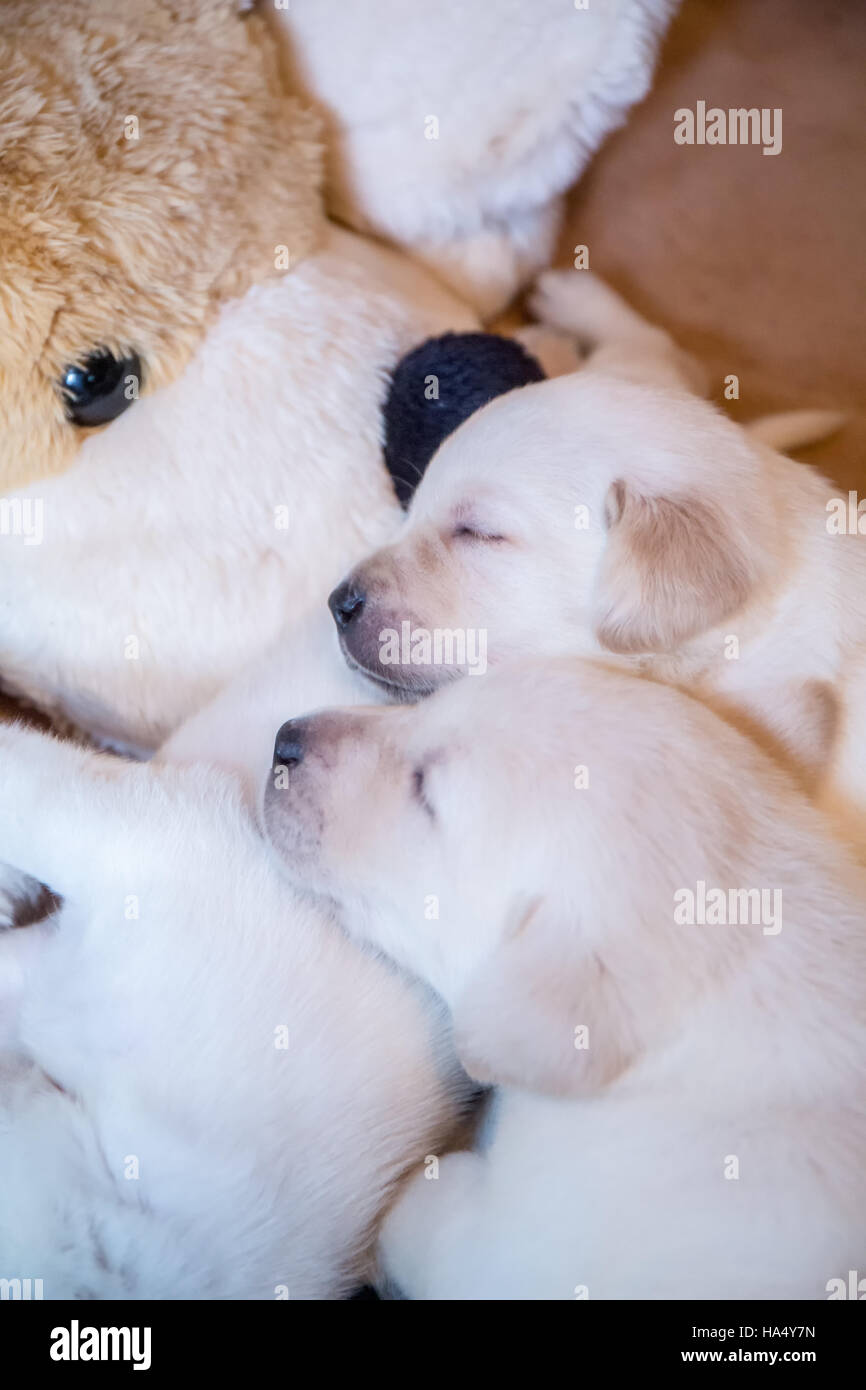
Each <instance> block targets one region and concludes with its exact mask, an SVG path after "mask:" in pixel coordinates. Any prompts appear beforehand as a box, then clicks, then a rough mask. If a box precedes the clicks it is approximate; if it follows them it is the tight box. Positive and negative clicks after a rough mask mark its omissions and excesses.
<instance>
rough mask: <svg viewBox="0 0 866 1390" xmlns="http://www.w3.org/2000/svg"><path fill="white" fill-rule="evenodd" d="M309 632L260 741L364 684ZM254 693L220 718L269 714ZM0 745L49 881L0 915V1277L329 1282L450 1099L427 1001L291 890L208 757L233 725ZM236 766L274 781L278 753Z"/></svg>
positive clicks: (1, 776) (321, 1290)
mask: <svg viewBox="0 0 866 1390" xmlns="http://www.w3.org/2000/svg"><path fill="white" fill-rule="evenodd" d="M320 637H321V630H319V632H318V633H317V632H316V631H315V630H313V629H311V630H310V632H309V634H308V635H307V637H306V638H305V640H304V642H302V643H301V645H300V647H299V650H298V652H297V656H298V659H299V661H307V660H308V661H309V662H310V665H309V667H308V668H307V671H306V674H305V676H304V680H303V684H302V686H301V687H298V688H297V689H296V688H295V687H294V686H293V675H292V670H291V669H289V670H287V671H286V670H284V671H282V672H279V673H277V674H279V675H280V676H281V678H282V679H281V697H282V701H283V703H282V706H281V713H280V714H279V715H278V716H276V717H273V716H272V722H271V725H270V730H271V733H270V739H271V741H272V738H273V729H274V727H275V726H276V724H277V723H278V722H279V720H280V719H281V718H282V717H284V716H285V714H286V713H287V712H288V711H290V710H292V709H297V708H299V707H301V706H298V705H296V704H295V703H294V699H295V698H296V696H297V695H299V694H300V691H301V689H303V693H304V694H305V696H307V697H309V698H312V699H313V700H314V701H317V700H321V699H334V698H340V699H343V700H348V699H352V698H358V697H359V696H358V692H357V689H356V685H357V682H356V681H354V680H353V678H352V677H351V676H350V675H349V674H348V672H346V671H345V669H342V670H341V663H339V662H338V660H337V656H336V653H335V652H334V651H333V650H332V651H331V653H330V657H331V660H330V665H329V664H328V661H327V652H324V653H323V651H322V647H321V641H320ZM315 661H319V664H318V666H316V665H314V664H313V663H314V662H315ZM316 670H318V671H319V672H320V673H321V684H320V685H319V686H318V688H315V687H314V684H313V681H314V677H313V675H312V674H311V672H314V671H316ZM274 698H276V695H274ZM253 704H254V702H250V701H248V699H247V695H246V692H244V704H243V705H242V707H240V708H237V707H236V708H235V710H234V716H233V718H232V719H229V720H227V728H231V729H238V728H241V729H244V728H246V727H247V726H248V724H249V721H250V720H252V724H253V727H260V726H261V718H260V719H259V723H258V725H257V724H256V714H255V710H254V708H253V707H252V705H253ZM264 713H265V711H264V710H262V714H264ZM198 727H199V732H200V731H201V724H199V726H198ZM0 745H2V747H0V842H2V844H3V847H4V852H5V853H6V854H7V855H8V856H9V858H10V859H11V860H12V862H13V863H14V864H15V865H16V866H17V867H19V868H20V869H21V870H22V871H24V872H26V873H29V874H31V875H33V876H35V877H36V878H38V879H41V880H42V881H44V882H46V883H48V884H50V885H51V887H52V888H54V889H55V890H56V891H57V892H58V893H60V894H62V895H63V906H62V909H61V910H60V912H59V913H58V915H56V916H55V917H54V918H53V919H51V920H49V921H47V922H45V923H43V924H41V925H38V926H33V927H28V928H25V929H19V930H7V931H4V932H0V1033H2V1034H3V1040H4V1050H3V1051H2V1053H0V1170H2V1173H3V1181H2V1184H0V1278H3V1279H10V1280H12V1279H19V1278H39V1279H41V1280H42V1281H43V1292H44V1296H45V1297H46V1298H56V1297H71V1298H284V1297H291V1298H293V1299H294V1298H336V1297H340V1296H342V1295H344V1294H345V1293H346V1292H348V1291H349V1290H350V1289H351V1288H352V1287H353V1286H354V1285H356V1284H357V1283H358V1282H360V1281H361V1280H362V1279H363V1278H364V1277H365V1274H366V1272H367V1265H368V1252H369V1249H370V1244H371V1241H372V1239H373V1237H374V1235H375V1229H376V1221H377V1217H378V1215H379V1213H380V1211H381V1209H382V1206H383V1204H384V1203H385V1202H386V1201H387V1199H388V1197H389V1194H390V1192H391V1190H392V1187H393V1184H394V1182H395V1181H396V1179H397V1178H398V1177H399V1176H400V1174H401V1173H402V1172H404V1171H405V1170H406V1168H407V1166H408V1165H410V1164H412V1163H414V1162H419V1161H420V1160H421V1159H422V1158H423V1157H424V1156H425V1155H426V1154H427V1153H428V1152H430V1150H431V1148H432V1151H433V1152H434V1153H435V1152H436V1151H437V1147H438V1146H439V1145H441V1144H442V1142H443V1141H444V1140H445V1138H446V1137H447V1135H448V1133H449V1132H450V1130H451V1128H452V1126H453V1124H454V1122H455V1119H456V1118H457V1117H458V1115H459V1111H460V1108H461V1104H462V1101H463V1099H464V1097H465V1093H466V1087H465V1081H464V1080H463V1079H462V1078H461V1076H460V1073H459V1071H458V1070H457V1068H456V1064H455V1062H454V1059H453V1051H452V1049H451V1047H450V1043H449V1040H448V1033H447V1029H446V1028H445V1027H444V1022H443V1018H442V1016H441V1009H440V1008H439V1007H438V1006H436V1005H435V1002H434V1001H432V1000H431V999H430V998H429V997H428V996H427V994H426V992H425V991H424V990H423V988H415V989H413V988H412V987H410V986H408V985H407V983H406V982H405V981H404V980H402V979H401V978H400V977H399V975H398V974H397V973H396V972H395V971H394V970H393V969H392V968H391V967H390V966H389V965H387V963H384V962H383V961H381V960H376V959H374V958H372V957H371V956H367V955H365V954H364V953H363V952H362V951H360V950H359V948H358V947H356V946H354V945H352V944H351V943H350V942H349V941H348V940H347V939H346V938H345V937H344V936H343V934H342V933H341V932H340V931H339V929H338V928H337V927H336V925H335V924H334V922H333V920H332V916H331V913H330V912H329V911H328V910H326V909H325V908H323V907H320V906H316V905H314V904H311V903H310V902H307V901H305V900H303V899H302V898H301V897H300V896H299V895H298V893H297V892H295V891H294V890H293V889H292V888H291V887H290V886H289V885H288V884H287V883H286V881H285V879H284V877H283V875H282V874H281V872H279V870H278V866H277V865H276V864H275V863H274V860H273V856H272V855H271V853H270V851H269V850H268V848H267V846H266V845H265V844H264V843H263V841H262V840H261V838H260V836H259V833H258V831H257V829H256V825H255V822H254V819H253V818H252V816H251V815H250V810H249V806H248V805H247V804H246V799H245V797H244V793H243V790H242V788H241V787H240V786H239V785H238V782H237V780H236V778H234V777H232V776H231V775H229V773H228V772H226V771H225V770H223V768H222V766H221V764H223V763H232V762H237V761H240V762H243V755H242V754H241V753H240V751H239V749H238V747H237V746H236V743H235V742H234V741H232V739H231V737H230V736H229V735H228V733H226V736H225V737H224V738H221V739H220V741H219V742H218V743H216V742H214V743H212V744H211V746H210V752H209V765H208V762H205V763H201V762H199V763H197V764H196V765H190V766H187V767H183V768H180V767H178V766H177V762H178V761H181V760H183V761H186V762H189V763H190V764H193V763H194V762H195V758H194V750H193V749H192V747H191V746H190V744H187V745H186V747H184V743H183V736H182V734H181V733H178V735H177V737H176V749H177V758H176V759H175V760H172V755H171V753H170V751H168V750H167V751H166V752H165V753H164V754H163V755H162V757H161V759H160V762H159V763H151V764H148V765H147V766H142V765H139V764H130V763H127V762H124V761H121V760H118V759H114V758H110V757H108V756H106V755H103V754H95V753H92V752H90V751H87V750H82V749H78V748H76V747H74V746H73V745H71V744H69V743H60V742H56V741H54V740H52V739H48V738H45V737H44V736H42V735H40V734H36V733H32V732H28V731H24V730H21V729H18V728H10V727H8V726H5V727H2V728H0ZM249 757H250V761H249V762H248V763H247V764H246V766H245V767H244V768H243V770H244V772H245V775H246V777H247V780H248V781H249V780H251V779H252V780H256V779H259V778H260V779H262V780H263V778H264V772H265V768H266V767H267V766H268V765H269V763H270V758H269V756H268V750H267V749H266V748H264V747H263V746H262V744H260V743H259V744H257V743H256V742H255V739H253V741H252V744H251V745H250V754H249Z"/></svg>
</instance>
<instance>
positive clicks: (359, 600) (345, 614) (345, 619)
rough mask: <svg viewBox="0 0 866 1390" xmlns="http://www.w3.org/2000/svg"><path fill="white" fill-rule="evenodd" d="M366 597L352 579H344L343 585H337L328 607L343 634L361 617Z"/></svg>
mask: <svg viewBox="0 0 866 1390" xmlns="http://www.w3.org/2000/svg"><path fill="white" fill-rule="evenodd" d="M366 597H367V596H366V594H365V593H363V591H362V590H361V589H359V588H358V586H357V584H355V582H354V580H352V579H344V580H343V583H342V584H338V585H337V587H336V589H335V590H334V592H333V593H332V594H331V596H330V598H329V599H328V607H329V608H330V610H331V612H332V613H333V615H334V622H335V623H336V624H337V627H338V628H339V629H340V631H341V632H345V630H346V628H347V627H348V626H349V624H350V623H353V622H354V621H355V619H356V618H359V617H360V616H361V612H362V610H363V607H364V603H365V600H366Z"/></svg>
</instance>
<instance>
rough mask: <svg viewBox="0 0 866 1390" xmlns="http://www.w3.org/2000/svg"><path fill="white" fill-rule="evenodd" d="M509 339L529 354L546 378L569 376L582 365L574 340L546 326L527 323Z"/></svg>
mask: <svg viewBox="0 0 866 1390" xmlns="http://www.w3.org/2000/svg"><path fill="white" fill-rule="evenodd" d="M511 337H512V338H514V339H515V340H516V341H517V342H518V343H520V344H522V346H523V347H525V348H526V351H527V352H528V353H531V355H532V356H533V357H534V358H535V360H536V362H537V363H538V364H539V366H540V367H541V370H542V371H543V372H544V375H545V376H547V377H552V376H569V375H570V374H571V372H576V371H577V369H578V368H579V367H580V366H582V364H583V359H582V357H581V355H580V352H579V351H578V349H577V345H576V344H575V341H574V338H573V337H570V336H569V335H568V334H567V333H561V332H560V331H559V330H558V329H556V328H548V327H547V325H546V324H543V323H528V324H526V325H525V327H523V328H518V329H517V330H516V331H515V332H514V333H512V334H511Z"/></svg>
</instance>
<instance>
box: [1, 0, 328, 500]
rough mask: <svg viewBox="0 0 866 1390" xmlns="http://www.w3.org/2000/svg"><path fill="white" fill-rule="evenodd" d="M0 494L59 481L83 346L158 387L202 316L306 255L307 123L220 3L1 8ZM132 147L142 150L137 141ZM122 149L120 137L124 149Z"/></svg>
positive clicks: (311, 217) (243, 22)
mask: <svg viewBox="0 0 866 1390" xmlns="http://www.w3.org/2000/svg"><path fill="white" fill-rule="evenodd" d="M0 74H2V84H0V486H2V487H4V488H9V487H15V486H20V485H22V484H24V483H26V482H29V481H32V480H34V479H36V478H39V477H42V476H45V475H48V474H54V473H57V472H59V471H61V470H62V469H63V468H64V467H65V466H67V465H68V464H69V463H70V461H71V460H72V459H73V458H74V456H75V454H76V452H77V450H78V448H79V446H80V444H81V441H82V433H83V432H82V430H81V429H80V428H78V427H77V426H75V425H74V424H72V423H71V422H70V421H69V420H68V419H67V418H66V413H65V410H64V403H63V399H62V397H61V394H60V391H59V389H58V383H59V381H60V380H61V378H62V374H63V371H64V368H65V367H66V366H67V365H68V364H70V363H76V362H80V361H81V360H82V359H83V358H85V357H86V356H87V355H88V354H89V353H91V352H92V351H93V350H94V349H96V348H101V347H103V348H108V349H109V350H110V351H112V352H113V353H114V354H115V355H116V356H117V355H119V356H123V355H125V354H126V353H127V352H128V351H129V350H134V351H135V352H136V353H137V354H138V356H139V357H140V359H141V364H142V379H143V389H144V390H145V391H147V390H150V389H152V388H154V387H158V386H161V385H163V384H165V383H166V382H168V381H171V380H172V379H173V378H174V377H176V376H177V374H178V372H179V371H180V369H181V368H182V366H183V365H184V364H185V362H186V361H187V360H188V358H189V357H190V355H191V353H192V351H193V349H194V348H195V346H196V345H197V343H198V342H199V341H200V339H201V337H202V335H203V332H204V329H205V327H206V325H207V324H208V322H209V321H210V320H211V319H212V317H213V315H214V311H215V310H216V308H217V306H218V305H219V304H220V303H221V302H222V301H223V300H225V299H229V298H233V297H235V296H237V295H239V294H242V293H243V292H244V291H245V290H246V289H247V287H248V286H249V285H251V284H252V283H253V282H255V281H258V280H261V279H263V278H265V277H267V276H272V275H274V274H275V273H276V269H275V265H276V262H277V260H278V254H277V248H278V247H280V246H285V247H287V248H288V257H289V261H290V264H294V263H295V262H296V261H297V260H299V259H300V258H301V257H303V256H304V255H305V254H306V253H307V252H309V251H310V250H312V249H313V247H314V246H315V244H316V242H317V238H318V235H319V232H320V230H321V227H322V221H323V219H322V214H321V199H320V194H319V182H320V164H321V146H320V142H319V132H318V123H317V119H316V118H315V117H314V116H313V115H312V114H311V113H310V112H309V111H308V110H307V109H305V108H304V107H302V106H301V105H300V104H299V103H298V102H297V101H295V100H294V99H293V98H292V97H290V96H288V95H286V94H285V93H284V91H283V89H282V87H281V85H280V80H279V78H278V74H277V68H276V56H275V52H274V48H273V45H272V43H271V42H270V40H269V38H268V35H267V34H266V32H265V29H264V25H263V21H262V20H261V19H260V18H258V17H256V16H254V15H247V16H245V17H242V16H241V13H240V10H239V6H238V4H237V3H236V0H87V3H86V4H84V5H77V6H72V7H62V8H61V9H59V10H58V9H57V7H55V6H53V5H47V4H44V3H42V4H39V3H36V4H34V3H33V0H5V2H4V4H3V5H2V8H0ZM136 134H137V137H138V138H134V137H135V135H136ZM130 136H131V137H132V138H128V137H130Z"/></svg>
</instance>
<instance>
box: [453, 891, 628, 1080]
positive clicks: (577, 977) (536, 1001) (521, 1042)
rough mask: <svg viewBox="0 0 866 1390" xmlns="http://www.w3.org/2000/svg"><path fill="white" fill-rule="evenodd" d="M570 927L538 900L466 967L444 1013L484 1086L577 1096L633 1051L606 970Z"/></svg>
mask: <svg viewBox="0 0 866 1390" xmlns="http://www.w3.org/2000/svg"><path fill="white" fill-rule="evenodd" d="M580 936H581V934H580V932H579V930H578V924H576V923H575V922H574V920H573V919H572V920H570V921H569V920H568V919H567V917H566V915H565V914H564V913H560V911H559V909H558V907H557V905H556V904H555V903H553V902H550V901H548V900H546V899H538V900H536V901H535V902H534V903H533V904H532V905H530V906H529V907H528V908H527V909H526V910H525V911H523V913H522V914H521V916H520V918H519V919H518V920H517V923H516V925H515V927H514V928H513V929H512V930H511V931H510V932H509V933H508V934H507V935H506V937H505V938H504V939H503V940H502V941H501V942H500V943H499V945H497V947H496V948H495V950H494V953H493V955H492V957H488V958H487V959H486V960H485V961H483V962H482V964H481V965H480V966H479V968H478V969H477V970H476V971H475V973H474V974H473V975H472V977H471V978H470V980H469V983H468V985H467V987H466V989H465V990H464V992H463V993H462V995H461V996H460V997H459V998H458V1000H457V1002H456V1004H455V1006H454V1010H453V1015H454V1041H455V1046H456V1049H457V1054H458V1056H459V1058H460V1061H461V1062H462V1064H463V1066H464V1067H465V1069H466V1071H467V1072H468V1073H469V1075H470V1076H472V1077H474V1078H475V1079H476V1080H478V1081H481V1082H484V1083H489V1084H493V1085H512V1086H520V1087H524V1088H526V1089H529V1090H534V1091H545V1092H548V1093H552V1094H557V1095H586V1094H589V1093H591V1092H593V1091H596V1090H598V1089H599V1088H601V1087H602V1086H605V1085H607V1084H608V1083H609V1082H610V1081H612V1080H614V1078H615V1077H616V1076H618V1075H619V1074H620V1072H622V1071H623V1070H624V1069H625V1068H626V1067H627V1066H628V1065H629V1064H630V1063H631V1061H632V1060H633V1058H634V1056H635V1055H636V1053H637V1051H638V1046H637V1042H636V1036H635V1029H634V1026H633V1021H632V1020H631V1018H630V1016H629V1012H628V1009H627V1007H626V1004H625V1000H624V998H623V996H622V994H621V992H620V990H619V987H618V982H617V978H616V974H615V973H614V971H613V970H612V969H611V968H610V966H609V964H608V962H607V961H606V960H605V959H604V958H603V957H602V956H601V955H600V954H598V953H597V952H586V951H585V949H584V948H582V946H581V942H580Z"/></svg>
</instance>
